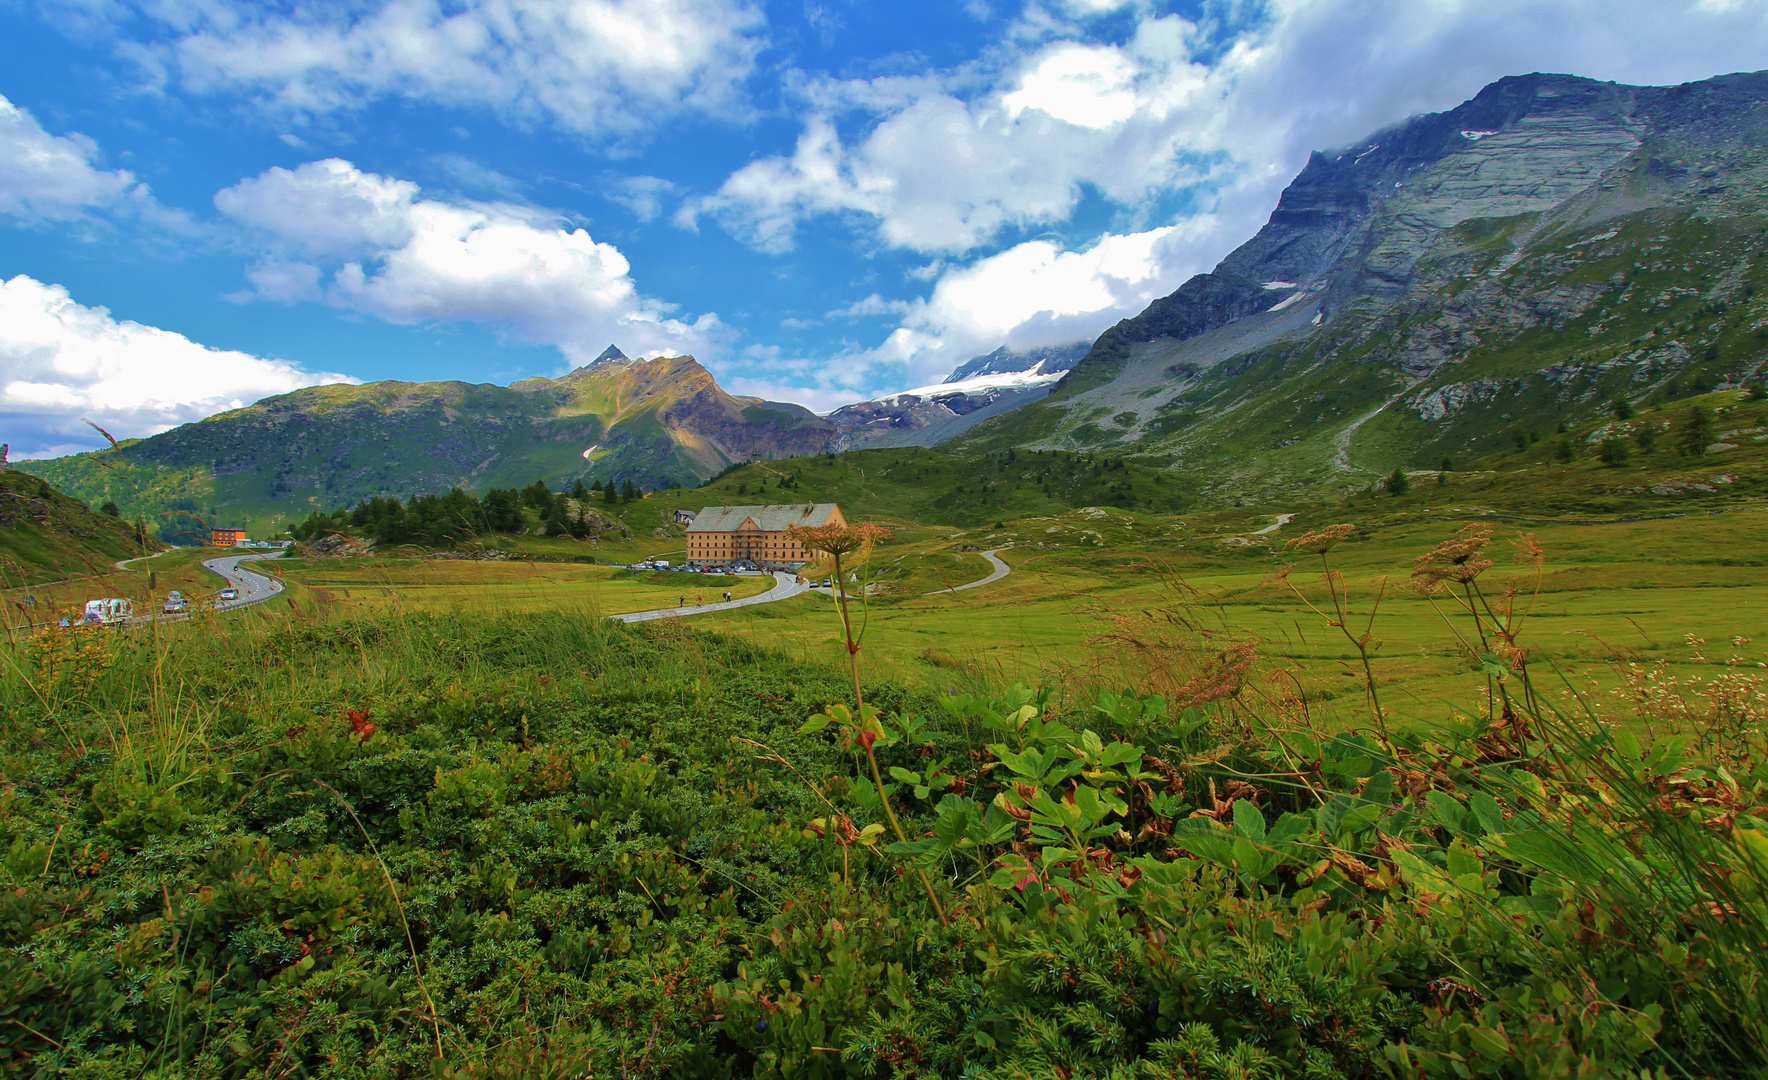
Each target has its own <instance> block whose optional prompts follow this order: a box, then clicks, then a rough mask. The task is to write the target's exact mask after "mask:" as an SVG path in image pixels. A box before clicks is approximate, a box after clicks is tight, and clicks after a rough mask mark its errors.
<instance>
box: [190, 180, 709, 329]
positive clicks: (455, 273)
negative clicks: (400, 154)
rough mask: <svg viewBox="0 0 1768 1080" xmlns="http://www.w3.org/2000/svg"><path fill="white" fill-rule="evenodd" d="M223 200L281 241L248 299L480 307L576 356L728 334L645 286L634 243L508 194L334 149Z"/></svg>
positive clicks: (254, 271) (443, 312) (456, 310)
mask: <svg viewBox="0 0 1768 1080" xmlns="http://www.w3.org/2000/svg"><path fill="white" fill-rule="evenodd" d="M215 206H216V207H217V208H218V209H219V210H220V211H221V212H222V213H223V214H225V215H226V216H227V217H229V218H231V219H232V220H234V221H236V222H238V223H240V224H241V225H243V226H245V227H247V228H248V229H250V230H251V231H252V232H253V233H255V234H256V235H257V236H259V237H261V238H262V239H263V240H264V241H265V242H266V243H267V245H268V247H269V250H270V251H271V252H272V254H271V255H269V256H268V257H266V258H263V259H262V260H260V261H259V262H258V263H257V264H256V265H254V266H253V267H252V268H251V269H250V270H249V271H248V273H247V276H248V278H249V280H250V281H251V284H252V288H251V289H250V290H249V291H248V292H246V293H244V294H241V295H240V296H239V297H238V298H239V299H242V300H244V299H252V298H257V299H263V300H272V301H282V302H295V301H302V300H317V301H323V302H325V303H329V304H332V305H335V306H337V307H342V308H349V309H352V310H355V311H360V312H364V313H366V314H369V315H374V316H376V317H378V318H382V319H385V320H387V321H389V322H394V323H420V322H454V321H472V322H482V323H487V324H489V325H492V326H495V327H497V328H498V329H500V330H501V331H503V332H505V333H508V334H510V335H511V336H513V337H516V338H519V339H521V340H524V341H530V342H536V343H541V344H550V345H556V346H558V348H559V349H560V350H561V351H562V352H563V353H564V354H565V356H566V358H567V359H569V360H570V361H572V362H573V363H585V362H587V361H589V360H592V359H594V358H595V356H596V355H597V354H598V353H600V352H601V350H602V348H603V347H604V346H605V345H606V344H607V343H608V342H609V341H618V342H620V343H621V348H622V349H624V350H626V351H627V352H628V353H629V354H632V355H644V354H650V355H656V354H660V353H666V352H667V353H679V352H692V351H694V350H695V349H696V348H703V347H704V346H705V345H706V344H707V343H708V342H709V341H711V340H713V339H715V338H717V337H719V336H720V335H721V334H722V332H723V328H722V326H721V325H720V324H719V322H718V318H717V316H715V315H710V314H708V315H703V316H701V317H700V318H699V319H697V320H695V321H694V322H692V323H688V322H684V321H682V320H679V319H676V318H672V317H670V316H669V314H668V312H669V308H668V306H667V305H665V304H663V303H661V302H659V301H656V300H652V299H648V298H646V297H644V296H641V295H640V294H639V292H638V289H637V287H636V286H635V285H634V283H633V281H632V277H631V274H630V271H631V266H630V265H629V264H628V262H627V260H626V257H625V256H624V255H622V254H621V253H620V252H619V250H618V249H616V248H615V247H614V246H613V245H611V244H605V243H599V242H597V241H595V240H593V239H591V238H590V235H589V234H588V233H587V232H585V231H584V230H583V229H580V228H579V229H569V228H566V227H563V226H561V225H560V224H559V223H558V222H557V221H556V220H555V219H553V218H552V217H551V216H550V215H547V214H545V213H543V212H541V211H538V210H534V209H532V208H530V207H523V206H513V205H509V204H505V203H450V202H442V201H439V200H434V199H424V198H420V197H419V188H418V186H417V185H416V184H414V183H411V182H410V181H407V180H400V179H396V178H392V177H386V176H380V175H377V174H375V173H367V172H363V171H361V170H360V169H358V168H356V166H354V165H352V164H351V163H350V162H348V161H343V160H340V159H337V158H331V159H328V160H325V161H314V162H308V163H307V164H304V165H301V166H299V167H297V168H294V169H283V168H272V169H268V170H266V171H265V172H263V173H261V174H259V175H258V176H256V177H251V178H249V179H246V180H242V181H240V182H239V183H238V184H235V185H234V186H232V187H230V188H225V189H223V190H222V191H220V192H219V193H217V194H216V196H215Z"/></svg>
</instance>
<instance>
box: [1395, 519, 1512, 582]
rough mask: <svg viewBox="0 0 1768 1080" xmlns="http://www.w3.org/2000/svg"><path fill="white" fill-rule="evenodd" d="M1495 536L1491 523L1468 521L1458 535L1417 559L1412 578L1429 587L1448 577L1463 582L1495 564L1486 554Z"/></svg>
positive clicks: (1446, 579)
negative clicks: (1487, 547) (1479, 523)
mask: <svg viewBox="0 0 1768 1080" xmlns="http://www.w3.org/2000/svg"><path fill="white" fill-rule="evenodd" d="M1491 540H1492V527H1491V526H1490V525H1478V524H1475V525H1465V526H1463V527H1462V528H1461V530H1460V531H1459V532H1457V533H1456V534H1455V535H1454V536H1451V537H1450V538H1449V539H1447V540H1444V541H1443V542H1442V543H1440V544H1438V545H1437V546H1436V547H1433V548H1431V549H1430V550H1429V551H1427V552H1425V553H1424V554H1422V555H1420V556H1418V558H1417V559H1415V560H1413V564H1414V565H1413V570H1412V579H1413V580H1414V581H1416V582H1418V583H1419V584H1420V585H1423V586H1425V587H1426V588H1430V587H1434V586H1436V585H1438V584H1441V583H1443V582H1447V581H1455V582H1459V583H1461V584H1463V585H1465V584H1466V583H1468V582H1470V581H1472V580H1473V579H1474V578H1476V577H1479V576H1480V574H1482V573H1484V572H1485V571H1487V570H1489V569H1491V568H1492V567H1493V566H1494V565H1495V564H1494V563H1493V562H1492V560H1491V559H1488V558H1486V556H1485V548H1486V545H1487V544H1488V543H1490V542H1491Z"/></svg>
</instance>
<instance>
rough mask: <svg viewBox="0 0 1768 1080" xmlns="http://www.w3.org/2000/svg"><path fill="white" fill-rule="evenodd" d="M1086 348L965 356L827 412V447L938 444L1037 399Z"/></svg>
mask: <svg viewBox="0 0 1768 1080" xmlns="http://www.w3.org/2000/svg"><path fill="white" fill-rule="evenodd" d="M1090 346H1091V343H1090V342H1085V341H1077V342H1074V343H1073V344H1069V345H1057V346H1048V347H1043V348H1037V349H1030V350H1026V351H1023V352H1013V351H1011V350H1009V349H1008V348H1007V347H1006V346H1005V345H1003V346H1001V347H1000V348H998V349H996V350H995V351H994V352H991V353H986V354H984V355H982V356H977V357H973V358H971V359H969V360H966V361H965V362H964V363H962V364H960V365H958V367H957V369H956V370H954V371H953V372H952V373H951V374H950V375H948V376H946V378H945V380H944V381H943V382H941V383H938V384H936V385H933V386H921V387H917V388H915V389H913V390H905V391H903V392H902V393H900V394H891V395H889V396H888V397H882V398H878V399H876V400H873V401H860V402H855V403H854V404H852V405H844V406H842V407H841V408H839V409H836V410H835V411H834V412H832V413H830V414H829V415H828V421H829V422H830V423H831V424H833V425H834V426H835V429H836V431H837V435H836V437H835V441H834V442H833V443H832V444H831V446H830V449H832V450H860V449H867V448H877V447H888V446H937V445H939V444H940V443H942V442H945V441H947V440H949V439H954V438H957V437H958V436H959V435H962V434H963V433H964V432H965V431H968V430H969V429H970V428H972V427H975V426H976V425H977V424H980V423H981V422H983V421H984V420H990V419H993V418H995V417H997V416H1003V415H1005V414H1006V413H1008V412H1011V411H1012V410H1014V409H1017V408H1018V407H1019V406H1021V405H1025V404H1029V403H1030V402H1033V401H1036V400H1038V399H1039V398H1042V397H1043V396H1044V395H1046V394H1048V393H1049V392H1050V387H1052V386H1053V385H1055V383H1056V380H1057V379H1059V378H1060V377H1061V375H1062V373H1063V372H1065V371H1067V370H1069V369H1070V368H1072V367H1073V366H1074V365H1075V363H1076V362H1077V361H1079V360H1080V358H1081V357H1082V356H1084V355H1086V352H1087V350H1088V348H1089V347H1090Z"/></svg>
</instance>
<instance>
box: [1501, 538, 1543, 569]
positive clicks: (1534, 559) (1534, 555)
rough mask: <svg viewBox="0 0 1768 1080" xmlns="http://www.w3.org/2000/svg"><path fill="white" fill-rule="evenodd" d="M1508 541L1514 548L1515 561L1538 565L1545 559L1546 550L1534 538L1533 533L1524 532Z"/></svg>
mask: <svg viewBox="0 0 1768 1080" xmlns="http://www.w3.org/2000/svg"><path fill="white" fill-rule="evenodd" d="M1510 543H1511V544H1512V545H1513V546H1514V547H1515V548H1516V561H1517V562H1525V563H1533V564H1534V565H1536V566H1540V565H1541V563H1542V562H1544V561H1546V559H1547V552H1546V550H1545V549H1543V548H1542V547H1541V542H1540V541H1539V540H1536V539H1535V534H1534V533H1524V534H1523V535H1521V536H1519V537H1517V538H1516V539H1515V540H1512V541H1511V542H1510Z"/></svg>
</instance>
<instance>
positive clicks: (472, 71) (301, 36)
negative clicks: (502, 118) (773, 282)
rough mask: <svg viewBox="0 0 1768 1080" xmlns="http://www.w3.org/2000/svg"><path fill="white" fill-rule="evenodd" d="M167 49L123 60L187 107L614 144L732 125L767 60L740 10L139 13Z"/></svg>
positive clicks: (752, 9)
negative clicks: (683, 128)
mask: <svg viewBox="0 0 1768 1080" xmlns="http://www.w3.org/2000/svg"><path fill="white" fill-rule="evenodd" d="M145 11H146V13H147V14H149V15H151V16H152V17H155V18H157V19H158V20H159V21H160V23H161V24H162V26H163V27H164V28H166V29H167V30H169V31H170V33H171V38H170V41H169V42H168V43H164V44H158V45H135V46H130V47H127V48H126V50H125V51H126V52H128V53H129V54H130V55H132V56H133V57H134V58H135V59H136V60H138V61H139V62H140V63H141V64H142V65H143V66H144V67H146V68H147V69H148V70H149V71H150V72H155V73H157V74H158V75H159V77H161V78H164V79H175V80H177V81H179V82H181V83H182V84H183V85H184V86H185V87H186V88H187V89H192V90H197V91H236V90H244V91H247V92H250V93H255V94H257V95H259V96H260V97H261V98H262V99H263V100H264V101H265V102H266V103H267V104H269V105H271V106H272V107H274V108H277V109H281V110H287V111H291V112H294V113H297V114H302V113H322V112H334V111H339V110H348V109H353V108H358V107H360V106H361V105H363V104H364V103H366V102H368V101H372V100H374V99H376V98H382V97H398V98H407V99H414V100H421V101H428V102H437V103H442V104H449V105H467V106H483V107H488V108H492V109H495V110H498V111H500V112H503V113H505V114H507V115H512V116H515V117H518V118H539V119H544V120H546V121H548V122H549V123H551V124H554V125H556V126H558V127H561V128H565V129H567V130H572V131H579V132H585V133H590V134H607V133H615V134H618V133H621V132H625V131H630V130H634V129H637V128H641V127H645V126H648V125H650V124H653V123H656V122H657V121H659V120H661V119H663V118H665V117H666V116H668V115H669V114H670V113H673V112H675V111H676V110H678V109H683V108H687V109H728V108H730V107H731V106H732V105H733V103H734V102H735V100H736V99H737V97H738V93H739V88H740V85H741V82H742V80H743V79H745V78H746V77H747V76H748V74H749V72H750V71H751V69H752V68H753V66H754V61H755V56H756V54H757V52H759V50H760V49H761V47H762V46H763V44H764V41H763V37H762V32H763V30H764V28H765V19H764V16H763V14H762V11H761V9H760V6H759V5H758V4H755V3H752V2H749V0H463V2H456V3H450V2H444V0H384V2H380V3H372V2H371V3H368V4H354V3H350V4H346V3H335V4H313V5H263V4H256V3H250V2H248V0H200V2H187V3H170V2H168V3H159V4H152V5H147V6H146V8H145Z"/></svg>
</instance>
